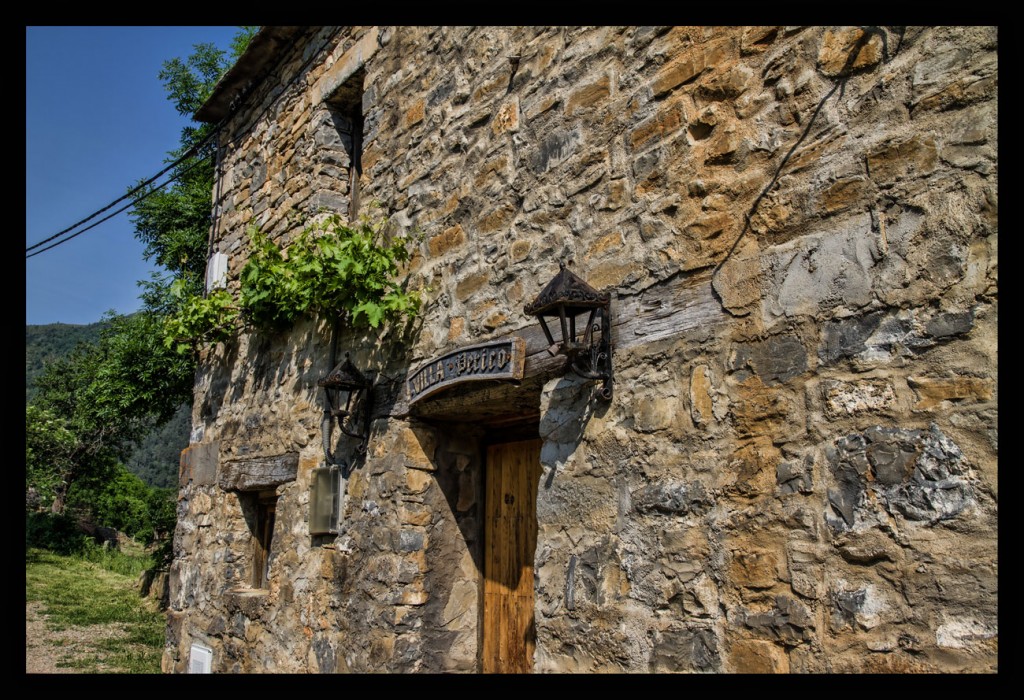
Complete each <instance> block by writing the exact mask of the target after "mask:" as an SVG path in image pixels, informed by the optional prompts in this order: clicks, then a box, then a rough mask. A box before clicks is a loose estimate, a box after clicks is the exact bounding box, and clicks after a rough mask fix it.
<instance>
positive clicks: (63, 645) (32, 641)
mask: <svg viewBox="0 0 1024 700" xmlns="http://www.w3.org/2000/svg"><path fill="white" fill-rule="evenodd" d="M42 607H43V606H42V603H38V602H27V603H25V673H83V670H82V669H79V668H72V667H68V664H73V663H74V662H75V661H78V660H83V659H86V658H88V657H89V656H91V651H90V650H91V648H92V647H93V646H94V645H95V644H96V643H97V642H99V641H100V640H102V639H109V638H112V637H116V636H117V635H118V634H120V630H119V629H118V625H116V624H111V625H90V626H89V627H70V628H68V629H66V630H61V631H59V632H58V631H54V630H51V629H49V628H48V627H47V625H46V617H45V616H44V615H43V614H42V613H41V612H40V610H41V609H42ZM103 671H104V668H103V667H102V666H95V667H91V668H88V669H86V670H85V672H100V673H102V672H103Z"/></svg>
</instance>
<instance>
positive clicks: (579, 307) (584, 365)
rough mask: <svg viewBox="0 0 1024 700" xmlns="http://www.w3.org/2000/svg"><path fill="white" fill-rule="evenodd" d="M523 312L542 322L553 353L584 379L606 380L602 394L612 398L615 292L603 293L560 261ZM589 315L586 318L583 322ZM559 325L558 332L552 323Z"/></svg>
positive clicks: (556, 326)
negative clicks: (554, 271)
mask: <svg viewBox="0 0 1024 700" xmlns="http://www.w3.org/2000/svg"><path fill="white" fill-rule="evenodd" d="M523 311H524V312H525V313H526V314H528V315H530V316H535V317H537V319H538V320H539V321H540V324H541V328H542V329H543V330H544V335H545V337H546V338H547V339H548V343H550V346H549V347H548V352H550V353H551V354H552V355H565V357H566V364H567V366H568V368H569V369H571V370H572V371H573V372H574V373H576V374H577V375H579V376H580V377H583V378H584V379H599V380H602V381H603V385H602V387H601V390H600V391H599V392H598V393H599V396H600V397H601V398H603V399H605V400H606V401H607V400H609V399H611V397H612V333H611V295H610V294H609V293H608V292H599V291H597V290H596V289H594V288H593V287H591V286H590V285H589V284H587V283H586V282H584V281H583V280H582V279H580V278H579V277H578V276H576V275H575V274H573V273H572V272H571V271H570V270H569V269H568V268H566V266H565V263H564V262H563V263H559V270H558V274H556V275H555V277H554V279H552V280H551V281H550V282H548V284H547V286H546V287H544V289H543V290H541V293H540V294H538V295H537V298H536V299H534V300H533V301H532V302H531V303H529V304H527V305H526V306H525V307H524V308H523ZM584 317H585V319H586V320H585V321H582V323H580V322H579V321H581V320H582V319H583V318H584ZM548 319H550V320H552V322H553V324H554V325H555V333H557V334H558V336H557V338H556V336H555V334H554V333H552V330H551V328H550V327H549V326H548Z"/></svg>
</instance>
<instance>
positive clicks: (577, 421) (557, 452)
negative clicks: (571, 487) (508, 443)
mask: <svg viewBox="0 0 1024 700" xmlns="http://www.w3.org/2000/svg"><path fill="white" fill-rule="evenodd" d="M599 389H600V385H599V384H596V383H595V382H593V381H592V380H589V379H582V378H580V377H577V376H575V375H573V374H566V375H565V376H562V377H558V378H557V379H552V380H551V381H549V382H548V383H547V384H545V385H544V388H543V390H542V391H541V397H540V437H541V439H542V440H543V441H544V444H543V446H542V447H541V451H540V463H541V467H542V468H543V469H544V471H545V472H546V474H545V475H544V477H543V478H542V483H543V484H544V488H546V489H548V488H551V484H552V483H553V482H554V480H555V474H556V473H557V472H558V471H559V470H560V469H562V468H563V467H564V466H565V464H566V462H568V461H569V459H570V458H571V457H572V455H573V454H574V453H575V452H576V448H577V447H578V446H579V444H580V441H581V440H582V439H583V433H584V432H585V431H586V429H587V424H588V423H589V422H590V419H591V417H592V416H593V415H595V414H598V415H599V416H600V415H603V413H604V412H605V411H606V410H607V409H608V406H609V402H607V401H601V400H600V399H598V398H597V391H598V390H599Z"/></svg>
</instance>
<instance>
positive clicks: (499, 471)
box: [483, 440, 541, 673]
mask: <svg viewBox="0 0 1024 700" xmlns="http://www.w3.org/2000/svg"><path fill="white" fill-rule="evenodd" d="M540 446H541V441H540V440H527V441H524V442H509V443H504V444H500V445H491V446H490V447H488V448H487V476H486V479H487V481H486V491H487V498H486V510H487V517H486V519H485V520H486V526H485V532H484V550H485V556H484V610H483V672H484V673H529V672H531V671H532V670H533V650H534V640H535V631H534V623H533V554H534V549H535V548H536V546H537V508H536V503H537V484H538V482H539V481H540V471H541V470H540Z"/></svg>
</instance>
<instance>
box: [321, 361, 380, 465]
mask: <svg viewBox="0 0 1024 700" xmlns="http://www.w3.org/2000/svg"><path fill="white" fill-rule="evenodd" d="M317 385H318V386H321V387H323V389H324V391H325V392H327V402H328V403H329V404H330V412H331V416H333V417H334V418H337V419H338V427H339V428H340V429H341V432H343V433H345V434H346V435H348V436H349V437H354V438H360V439H361V440H362V442H361V443H360V444H359V446H358V447H357V448H356V449H358V450H359V452H366V444H367V442H368V440H369V437H370V409H371V400H372V397H373V391H372V385H371V382H370V380H369V379H367V378H366V377H365V376H363V374H362V373H361V372H360V371H359V370H358V369H356V366H355V365H354V364H352V361H351V360H350V359H349V357H348V353H347V352H346V353H345V359H344V360H343V361H342V362H341V363H340V364H338V366H337V367H335V368H334V369H333V370H331V373H330V374H328V375H327V376H326V377H324V378H323V379H321V380H320V381H318V382H317Z"/></svg>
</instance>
